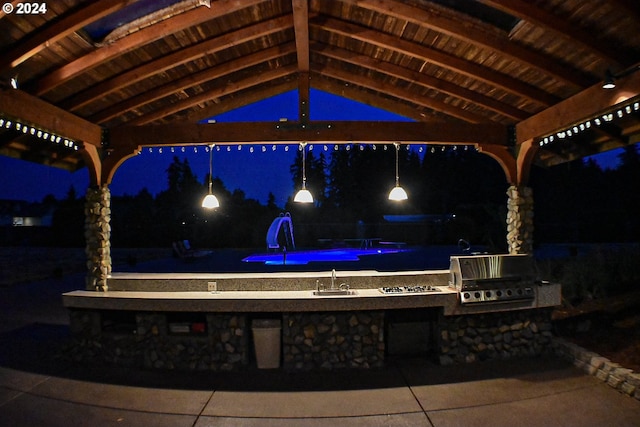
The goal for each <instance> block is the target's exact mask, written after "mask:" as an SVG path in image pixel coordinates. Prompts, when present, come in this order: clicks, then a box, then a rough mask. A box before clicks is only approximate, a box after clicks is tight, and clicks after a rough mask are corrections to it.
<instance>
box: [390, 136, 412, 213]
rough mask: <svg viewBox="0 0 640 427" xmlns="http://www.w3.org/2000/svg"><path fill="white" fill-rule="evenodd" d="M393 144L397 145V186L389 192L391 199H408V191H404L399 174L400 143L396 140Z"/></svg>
mask: <svg viewBox="0 0 640 427" xmlns="http://www.w3.org/2000/svg"><path fill="white" fill-rule="evenodd" d="M393 145H394V146H395V147H396V186H395V187H393V189H391V191H390V192H389V200H393V201H401V200H407V199H408V198H409V196H407V192H406V191H404V188H402V187H400V176H399V174H398V152H399V151H400V143H399V142H394V143H393Z"/></svg>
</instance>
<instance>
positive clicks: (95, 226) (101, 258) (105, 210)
mask: <svg viewBox="0 0 640 427" xmlns="http://www.w3.org/2000/svg"><path fill="white" fill-rule="evenodd" d="M84 215H85V222H84V237H85V240H86V244H87V246H86V248H85V253H86V255H87V270H88V271H87V278H86V288H87V290H91V291H93V290H95V291H103V292H104V291H107V276H108V275H109V274H111V224H110V222H111V191H110V190H109V187H108V185H106V184H105V185H102V186H100V187H94V188H89V189H88V190H87V197H86V202H85V208H84Z"/></svg>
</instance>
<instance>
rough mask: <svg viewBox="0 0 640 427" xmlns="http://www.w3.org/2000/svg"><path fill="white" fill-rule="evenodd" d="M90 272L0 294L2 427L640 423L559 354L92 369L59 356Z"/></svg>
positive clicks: (638, 414)
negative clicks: (382, 363) (242, 367)
mask: <svg viewBox="0 0 640 427" xmlns="http://www.w3.org/2000/svg"><path fill="white" fill-rule="evenodd" d="M83 283H84V281H83V276H82V275H74V276H69V277H67V278H65V279H64V280H47V281H41V282H33V283H29V284H23V285H19V286H13V287H9V288H0V346H1V348H2V351H0V426H2V427H4V426H11V427H14V426H30V427H38V426H48V427H53V426H65V427H66V426H159V427H162V426H172V427H181V426H185V427H187V426H188V427H193V426H195V427H206V426H230V425H234V426H285V427H286V426H300V427H306V426H336V425H340V426H425V427H447V426H487V425H491V426H496V427H501V426H505V427H506V426H566V427H587V426H589V427H591V426H602V425H615V426H640V402H639V401H638V400H636V399H633V398H631V397H628V396H626V395H623V394H621V393H620V392H618V391H616V390H614V389H613V388H611V387H609V386H608V385H607V384H605V383H603V382H601V381H599V380H597V379H596V378H594V377H591V376H588V375H586V374H584V373H583V372H582V371H580V370H579V369H577V368H575V367H573V366H571V365H570V364H568V363H567V362H565V361H562V360H560V359H558V358H555V357H548V358H534V359H520V360H511V361H495V362H479V363H474V364H470V365H464V366H444V367H443V366H437V365H435V364H433V363H431V362H429V361H428V360H425V359H420V358H404V359H397V360H392V361H390V362H389V364H388V366H387V367H385V368H383V369H379V370H373V371H367V372H361V371H339V372H335V373H334V374H332V373H329V374H328V373H327V372H305V373H284V372H280V371H276V370H257V369H252V370H248V371H246V372H239V373H238V372H236V373H204V374H203V373H197V374H185V373H175V372H150V371H132V370H128V369H124V368H119V367H113V366H112V367H109V366H105V367H100V368H95V367H94V368H87V367H85V366H79V365H75V364H73V363H70V362H68V361H66V360H65V359H64V358H62V359H61V358H59V357H58V356H59V354H60V353H61V351H62V349H63V347H64V343H65V340H66V339H68V336H69V331H68V318H67V313H66V310H65V309H64V308H63V306H62V303H61V298H60V295H61V294H62V293H64V292H68V291H72V290H74V289H79V288H82V287H83Z"/></svg>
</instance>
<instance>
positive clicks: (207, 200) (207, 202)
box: [202, 144, 220, 209]
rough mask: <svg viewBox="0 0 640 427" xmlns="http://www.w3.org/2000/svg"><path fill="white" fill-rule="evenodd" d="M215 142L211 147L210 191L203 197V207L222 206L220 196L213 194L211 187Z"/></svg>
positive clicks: (213, 207)
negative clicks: (219, 200)
mask: <svg viewBox="0 0 640 427" xmlns="http://www.w3.org/2000/svg"><path fill="white" fill-rule="evenodd" d="M212 176H213V144H211V146H210V147H209V193H208V194H207V195H206V196H205V197H204V199H202V207H203V208H207V209H215V208H219V207H220V202H218V198H217V197H216V196H214V195H213V192H212V190H211V187H212V185H213V180H212Z"/></svg>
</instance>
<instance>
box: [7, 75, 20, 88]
mask: <svg viewBox="0 0 640 427" xmlns="http://www.w3.org/2000/svg"><path fill="white" fill-rule="evenodd" d="M9 84H10V85H11V88H12V89H18V86H19V85H18V76H17V75H16V76H13V77H11V79H10V80H9Z"/></svg>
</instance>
